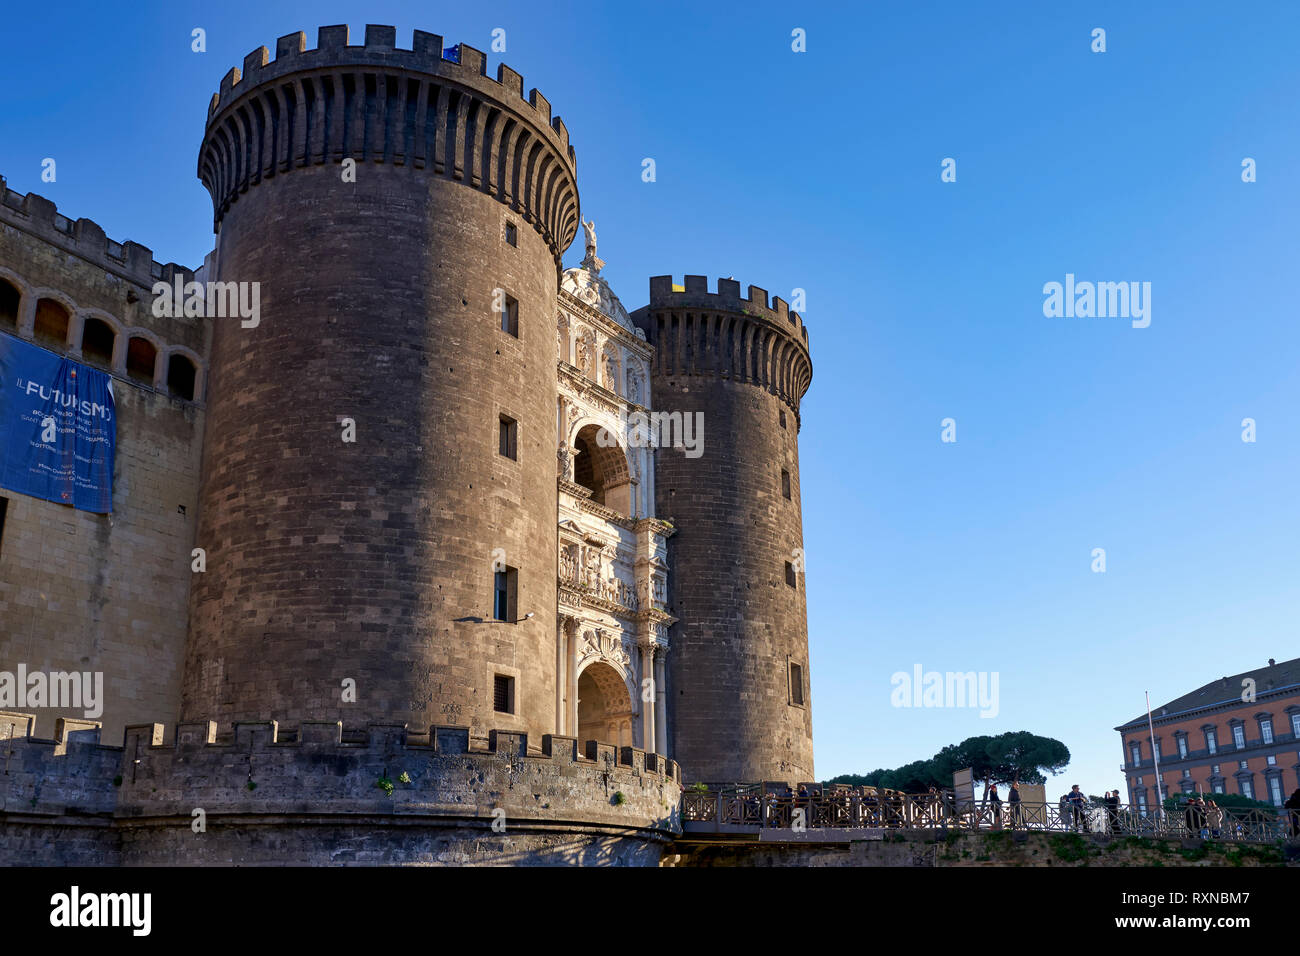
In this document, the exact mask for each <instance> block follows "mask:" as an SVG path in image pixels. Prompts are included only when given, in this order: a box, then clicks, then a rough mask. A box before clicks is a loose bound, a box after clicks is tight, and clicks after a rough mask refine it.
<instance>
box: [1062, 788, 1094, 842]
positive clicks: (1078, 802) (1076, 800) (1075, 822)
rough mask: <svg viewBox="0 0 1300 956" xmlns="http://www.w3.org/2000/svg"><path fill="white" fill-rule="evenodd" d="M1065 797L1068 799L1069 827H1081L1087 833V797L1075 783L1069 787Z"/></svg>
mask: <svg viewBox="0 0 1300 956" xmlns="http://www.w3.org/2000/svg"><path fill="white" fill-rule="evenodd" d="M1066 799H1067V800H1069V801H1070V818H1071V827H1072V828H1075V827H1077V828H1081V829H1082V830H1083V832H1084V833H1088V832H1089V830H1088V813H1087V806H1088V798H1087V797H1085V796H1084V795H1083V793H1082V791H1080V790H1079V785H1078V784H1077V783H1076V784H1075V785H1074V786H1073V787H1071V788H1070V792H1069V794H1067V796H1066Z"/></svg>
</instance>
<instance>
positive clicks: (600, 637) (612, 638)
mask: <svg viewBox="0 0 1300 956" xmlns="http://www.w3.org/2000/svg"><path fill="white" fill-rule="evenodd" d="M578 657H579V668H578V669H579V670H581V669H582V667H583V666H585V665H586V663H587V662H588V661H590V660H593V659H594V660H601V661H604V662H605V663H607V664H609V665H610V666H611V667H613V668H614V669H615V670H616V671H618V673H619V675H620V676H621V677H622V678H623V679H624V680H625V681H626V680H628V679H629V677H630V675H631V671H630V670H629V666H630V665H631V663H632V655H631V654H630V653H629V652H628V649H627V647H626V646H625V644H624V642H623V638H622V636H621V635H619V634H618V633H616V632H614V631H612V630H609V629H607V628H603V627H594V628H584V629H583V631H582V645H581V648H580V650H579V653H578Z"/></svg>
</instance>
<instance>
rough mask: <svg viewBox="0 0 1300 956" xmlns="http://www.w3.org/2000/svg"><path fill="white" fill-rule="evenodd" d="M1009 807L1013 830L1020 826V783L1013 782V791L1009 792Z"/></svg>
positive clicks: (1017, 781)
mask: <svg viewBox="0 0 1300 956" xmlns="http://www.w3.org/2000/svg"><path fill="white" fill-rule="evenodd" d="M1007 805H1008V807H1009V808H1010V810H1011V829H1013V830H1014V829H1016V828H1017V827H1019V826H1020V781H1019V780H1012V781H1011V789H1010V790H1009V791H1008V792H1007Z"/></svg>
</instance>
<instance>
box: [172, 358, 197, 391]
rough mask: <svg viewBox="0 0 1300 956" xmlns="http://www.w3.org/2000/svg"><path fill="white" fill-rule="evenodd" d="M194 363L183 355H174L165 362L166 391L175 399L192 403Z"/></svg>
mask: <svg viewBox="0 0 1300 956" xmlns="http://www.w3.org/2000/svg"><path fill="white" fill-rule="evenodd" d="M194 380H195V369H194V363H193V362H191V361H190V360H189V359H187V358H186V357H185V356H184V355H181V354H179V353H178V354H175V355H173V356H172V357H171V358H170V359H169V360H168V362H167V390H168V391H169V392H171V393H172V394H173V395H175V396H176V397H177V398H183V399H185V401H187V402H192V401H194Z"/></svg>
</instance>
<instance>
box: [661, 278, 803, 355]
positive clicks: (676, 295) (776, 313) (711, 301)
mask: <svg viewBox="0 0 1300 956" xmlns="http://www.w3.org/2000/svg"><path fill="white" fill-rule="evenodd" d="M673 286H674V283H673V277H672V276H670V275H668V276H651V278H650V308H652V309H709V310H717V311H720V312H744V313H747V314H750V315H756V316H762V317H764V318H768V319H770V320H771V321H773V322H775V323H777V324H778V325H781V326H789V327H790V328H791V329H792V330H793V332H792V333H791V334H792V335H794V337H795V338H797V339H801V340H802V341H803V343H804V344H805V345H807V344H808V329H807V328H805V327H804V324H803V319H802V317H801V316H800V315H799V313H798V312H791V311H790V306H789V304H788V303H787V302H786V301H785V300H784V299H782V298H781V297H780V296H775V295H774V296H772V298H771V305H770V306H769V305H768V296H767V290H766V289H760V288H759V287H758V286H756V285H751V286H750V287H749V292H748V294H747V295H745V296H741V294H740V283H739V282H737V281H736V280H735V279H719V280H718V291H717V292H710V291H709V280H708V277H707V276H685V277H684V279H683V281H682V286H683V290H684V291H683V290H676V289H674V288H673Z"/></svg>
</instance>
